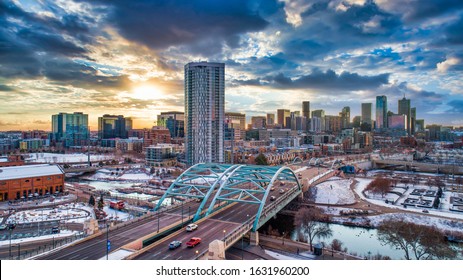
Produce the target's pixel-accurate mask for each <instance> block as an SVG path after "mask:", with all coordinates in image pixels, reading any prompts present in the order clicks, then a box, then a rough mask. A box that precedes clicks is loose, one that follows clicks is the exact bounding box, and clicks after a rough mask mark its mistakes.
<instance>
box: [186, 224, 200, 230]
mask: <svg viewBox="0 0 463 280" xmlns="http://www.w3.org/2000/svg"><path fill="white" fill-rule="evenodd" d="M197 228H198V225H197V224H189V225H187V226H186V231H193V230H196V229H197Z"/></svg>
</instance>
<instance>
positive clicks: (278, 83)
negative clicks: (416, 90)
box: [234, 69, 389, 91]
mask: <svg viewBox="0 0 463 280" xmlns="http://www.w3.org/2000/svg"><path fill="white" fill-rule="evenodd" d="M234 82H235V83H239V84H241V85H267V86H271V87H275V88H280V89H325V90H332V89H336V90H342V91H355V90H364V89H374V88H377V87H379V86H381V85H385V84H388V83H389V74H388V73H385V74H379V75H376V76H361V75H359V74H357V73H350V72H346V71H344V72H342V73H341V74H336V72H334V71H333V70H327V71H326V72H323V71H320V70H318V69H314V70H313V71H312V73H311V74H309V75H305V76H300V77H298V78H295V79H292V78H290V77H288V76H285V75H284V74H283V73H279V74H278V75H276V76H267V77H264V78H262V79H260V80H259V83H258V82H257V80H256V79H252V80H235V81H234Z"/></svg>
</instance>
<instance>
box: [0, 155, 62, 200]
mask: <svg viewBox="0 0 463 280" xmlns="http://www.w3.org/2000/svg"><path fill="white" fill-rule="evenodd" d="M63 191H64V171H63V169H61V167H59V165H51V164H38V165H23V166H12V167H4V168H0V201H8V200H15V199H26V198H32V197H38V196H42V195H46V194H54V193H60V192H63Z"/></svg>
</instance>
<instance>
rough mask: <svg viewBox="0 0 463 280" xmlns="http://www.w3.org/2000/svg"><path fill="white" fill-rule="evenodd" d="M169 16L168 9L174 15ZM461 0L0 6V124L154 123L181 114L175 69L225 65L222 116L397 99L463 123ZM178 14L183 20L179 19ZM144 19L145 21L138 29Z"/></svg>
mask: <svg viewBox="0 0 463 280" xmlns="http://www.w3.org/2000/svg"><path fill="white" fill-rule="evenodd" d="M173 11H175V12H173ZM462 11H463V4H462V3H461V1H452V0H448V1H427V2H426V3H425V4H424V3H421V2H419V1H408V2H407V3H403V4H401V5H399V4H396V3H394V2H391V1H385V0H378V1H362V0H348V1H318V2H313V1H292V2H289V1H277V2H273V1H233V2H231V3H223V2H220V3H219V2H217V3H216V2H214V1H212V2H210V3H209V2H200V1H171V2H169V3H168V4H160V3H156V4H153V3H152V2H150V1H146V2H145V1H138V2H137V3H133V2H132V1H118V2H114V3H111V4H108V3H107V2H105V1H76V2H73V1H43V2H34V1H26V0H20V1H14V2H13V1H3V2H2V3H0V13H1V14H2V17H1V19H0V21H1V22H2V25H1V26H2V27H1V28H0V41H2V43H3V46H5V47H3V48H2V55H0V100H2V102H1V103H0V130H13V129H19V130H20V129H35V128H38V129H46V130H49V129H50V128H51V118H50V116H51V115H54V114H58V113H60V112H84V113H85V114H88V115H89V126H90V127H91V129H92V130H96V129H97V119H98V117H101V116H102V115H104V114H115V115H124V116H127V117H132V118H133V123H134V128H142V127H151V126H152V125H153V122H154V121H155V119H156V116H157V115H158V114H159V113H160V112H166V111H182V108H183V107H184V103H183V95H184V90H183V83H184V81H183V65H184V64H186V63H188V62H191V61H203V60H207V61H217V62H223V63H225V65H226V67H227V72H226V74H225V81H226V89H225V92H226V94H225V96H226V97H225V111H227V112H242V113H245V114H246V116H247V122H248V123H249V122H250V118H251V117H252V116H263V115H266V113H276V111H277V109H281V108H286V109H290V110H291V111H300V110H301V102H302V101H310V107H311V110H320V109H323V110H325V113H326V115H337V114H338V113H339V112H340V111H341V110H342V108H343V107H345V106H349V107H350V116H351V118H353V117H354V116H360V115H361V103H373V104H374V103H375V98H376V96H381V95H385V96H387V99H388V103H387V107H388V109H389V110H391V111H393V112H398V108H397V100H399V99H401V98H402V97H403V96H404V94H405V96H406V98H407V99H411V100H412V103H413V105H412V106H413V107H416V108H417V110H416V112H417V113H416V114H417V116H416V118H417V119H425V120H426V124H432V123H437V124H443V125H454V126H461V125H463V98H462V97H461V94H462V93H463V91H462V88H463V87H462V79H461V77H462V75H461V70H462V69H463V68H462V60H461V59H462V57H463V53H462V52H461V44H462V41H463V40H462V39H463V38H462V37H461V36H462V35H461V32H459V30H460V29H461V26H462V23H463V20H462V16H461V15H462ZM178 18H182V20H181V21H180V20H178ZM146 23H148V24H146Z"/></svg>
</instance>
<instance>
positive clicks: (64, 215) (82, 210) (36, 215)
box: [7, 203, 94, 224]
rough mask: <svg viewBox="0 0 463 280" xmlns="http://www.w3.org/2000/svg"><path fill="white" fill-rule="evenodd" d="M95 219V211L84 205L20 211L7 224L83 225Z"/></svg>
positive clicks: (65, 205)
mask: <svg viewBox="0 0 463 280" xmlns="http://www.w3.org/2000/svg"><path fill="white" fill-rule="evenodd" d="M89 217H94V213H93V209H92V208H91V207H88V206H86V205H85V204H83V203H70V204H64V205H58V206H56V207H55V209H53V208H46V209H45V208H43V209H33V210H24V211H18V212H16V213H14V214H12V215H11V216H10V217H8V220H7V223H17V224H24V223H31V222H42V221H57V220H64V221H65V222H73V223H83V222H84V221H85V220H87V219H88V218H89Z"/></svg>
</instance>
